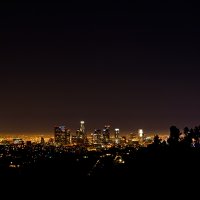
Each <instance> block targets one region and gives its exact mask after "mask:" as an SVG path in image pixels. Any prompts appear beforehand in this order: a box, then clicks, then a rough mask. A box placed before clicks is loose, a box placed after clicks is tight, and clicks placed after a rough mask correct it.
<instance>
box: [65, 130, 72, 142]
mask: <svg viewBox="0 0 200 200" xmlns="http://www.w3.org/2000/svg"><path fill="white" fill-rule="evenodd" d="M70 143H71V131H70V129H67V130H66V144H70Z"/></svg>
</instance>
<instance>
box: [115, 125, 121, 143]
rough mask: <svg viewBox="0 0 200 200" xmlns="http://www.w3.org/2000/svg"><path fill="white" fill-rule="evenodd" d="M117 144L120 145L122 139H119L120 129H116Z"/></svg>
mask: <svg viewBox="0 0 200 200" xmlns="http://www.w3.org/2000/svg"><path fill="white" fill-rule="evenodd" d="M115 143H116V144H119V143H120V138H119V129H118V128H116V129H115Z"/></svg>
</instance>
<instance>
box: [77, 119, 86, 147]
mask: <svg viewBox="0 0 200 200" xmlns="http://www.w3.org/2000/svg"><path fill="white" fill-rule="evenodd" d="M76 137H77V143H85V142H86V140H87V135H86V131H85V122H84V121H80V128H79V129H78V130H77V131H76Z"/></svg>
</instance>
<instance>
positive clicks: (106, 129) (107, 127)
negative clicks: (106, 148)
mask: <svg viewBox="0 0 200 200" xmlns="http://www.w3.org/2000/svg"><path fill="white" fill-rule="evenodd" d="M109 140H110V125H105V127H104V129H103V142H105V143H106V142H109Z"/></svg>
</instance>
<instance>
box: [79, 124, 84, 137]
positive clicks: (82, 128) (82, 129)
mask: <svg viewBox="0 0 200 200" xmlns="http://www.w3.org/2000/svg"><path fill="white" fill-rule="evenodd" d="M79 130H80V132H81V134H82V135H85V122H84V121H80V129H79Z"/></svg>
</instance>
